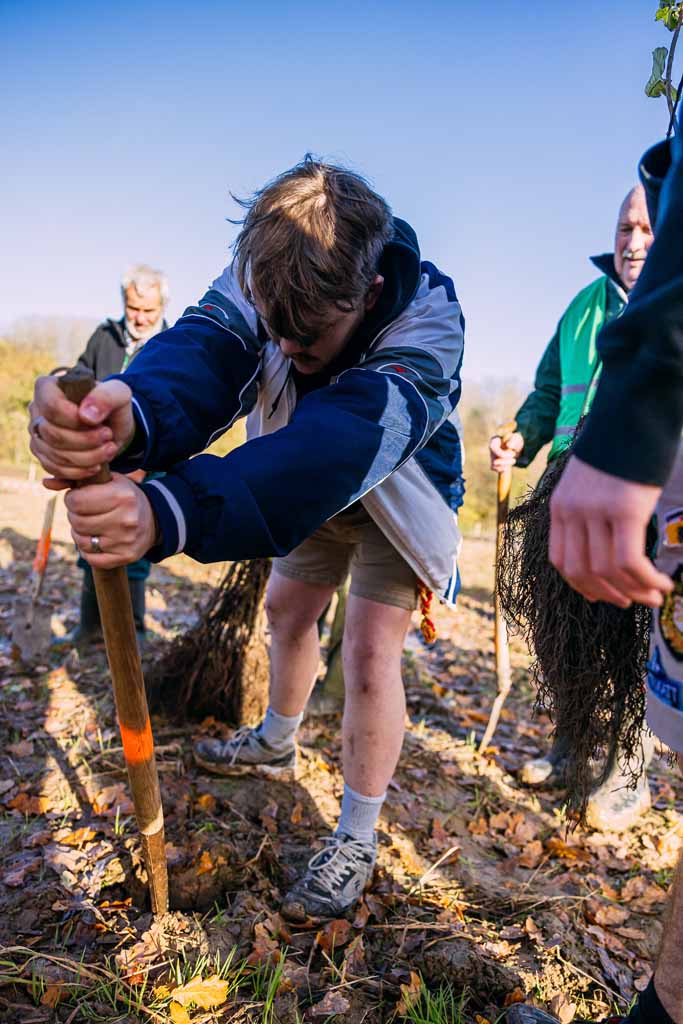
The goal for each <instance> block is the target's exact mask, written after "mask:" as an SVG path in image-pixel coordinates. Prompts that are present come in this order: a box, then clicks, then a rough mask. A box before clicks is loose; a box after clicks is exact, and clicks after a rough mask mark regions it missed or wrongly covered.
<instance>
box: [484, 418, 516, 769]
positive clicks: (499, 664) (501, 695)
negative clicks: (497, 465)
mask: <svg viewBox="0 0 683 1024" xmlns="http://www.w3.org/2000/svg"><path fill="white" fill-rule="evenodd" d="M516 428H517V424H516V423H515V422H514V421H512V422H510V423H506V424H505V426H504V427H500V429H499V433H500V436H501V438H502V440H503V444H505V443H506V441H508V440H509V438H510V435H511V434H513V433H514V432H515V430H516ZM511 484H512V470H511V469H504V470H503V472H502V473H499V474H498V500H497V503H496V562H495V569H496V576H497V574H498V558H499V556H500V549H501V546H502V543H503V530H504V529H505V524H506V522H507V517H508V508H509V505H510V487H511ZM493 602H494V613H495V627H494V628H495V632H494V644H495V650H496V699H495V700H494V702H493V705H492V707H491V714H490V715H489V720H488V723H487V725H486V729H485V730H484V735H483V736H482V738H481V743H480V744H479V753H482V752H483V751H484V750H486V748H487V747H488V745H489V743H490V742H491V739H492V737H493V734H494V732H495V731H496V726H497V725H498V719H499V718H500V713H501V711H502V710H503V704H504V703H505V701H506V700H507V696H508V694H509V692H510V687H511V686H512V671H511V668H510V646H509V644H508V631H507V625H506V623H505V616H504V615H503V610H502V608H501V606H500V600H499V597H498V586H497V583H494V585H493Z"/></svg>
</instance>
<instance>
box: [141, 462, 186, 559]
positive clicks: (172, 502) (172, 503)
mask: <svg viewBox="0 0 683 1024" xmlns="http://www.w3.org/2000/svg"><path fill="white" fill-rule="evenodd" d="M148 486H149V487H156V489H157V490H158V491H161V493H162V494H163V496H164V498H165V499H166V501H167V502H168V507H169V508H170V510H171V512H172V513H173V516H174V518H175V521H176V527H177V530H178V547H177V548H176V549H175V551H174V552H173V553H174V554H175V555H177V554H178V553H179V552H180V551H182V550H183V548H184V547H185V544H186V543H187V527H186V525H185V516H184V515H183V510H182V509H181V507H180V505H179V504H178V499H177V498H176V496H175V494H173V492H172V491H169V489H168V487H164V485H163V484H162V483H161V481H160V480H149V481H148Z"/></svg>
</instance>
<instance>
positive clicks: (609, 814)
mask: <svg viewBox="0 0 683 1024" xmlns="http://www.w3.org/2000/svg"><path fill="white" fill-rule="evenodd" d="M651 802H652V801H651V797H650V787H649V785H648V782H647V776H646V775H645V774H643V775H642V776H641V778H640V779H639V780H638V785H637V786H636V788H635V789H632V788H631V787H629V786H628V782H627V779H626V778H624V777H621V778H620V777H617V778H613V779H609V778H608V779H607V781H606V782H603V784H602V786H600V788H599V789H596V790H595V792H593V793H591V795H590V797H589V798H588V804H587V806H586V824H587V825H588V826H589V828H594V829H595V830H596V832H626V831H628V829H630V828H632V827H633V826H634V825H635V824H636V822H637V821H638V819H639V818H640V816H641V815H642V814H645V812H646V811H649V809H650V804H651Z"/></svg>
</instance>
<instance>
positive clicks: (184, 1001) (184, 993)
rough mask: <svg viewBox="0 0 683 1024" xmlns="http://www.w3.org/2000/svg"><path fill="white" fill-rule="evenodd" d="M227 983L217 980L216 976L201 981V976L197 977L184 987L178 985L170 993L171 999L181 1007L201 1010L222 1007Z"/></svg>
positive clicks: (226, 996)
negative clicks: (197, 1007)
mask: <svg viewBox="0 0 683 1024" xmlns="http://www.w3.org/2000/svg"><path fill="white" fill-rule="evenodd" d="M228 988H229V985H228V982H227V981H224V980H223V978H219V977H218V975H217V974H212V975H211V976H210V977H208V978H205V979H204V980H203V981H202V978H201V975H199V974H198V975H197V977H196V978H193V979H192V981H188V983H187V984H186V985H179V986H178V988H174V989H172V991H171V999H174V1000H175V1001H176V1002H177V1003H180V1005H181V1006H192V1005H194V1006H199V1007H201V1009H202V1010H211V1009H212V1008H213V1007H214V1006H222V1005H223V1003H224V1002H225V1001H226V999H227V998H228Z"/></svg>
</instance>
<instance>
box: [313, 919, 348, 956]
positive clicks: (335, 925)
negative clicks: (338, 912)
mask: <svg viewBox="0 0 683 1024" xmlns="http://www.w3.org/2000/svg"><path fill="white" fill-rule="evenodd" d="M351 929H352V925H351V922H350V921H347V920H345V918H343V917H340V918H338V919H336V920H334V921H328V923H327V924H326V925H325V927H324V928H322V929H321V930H320V931H319V932H318V933H317V935H316V941H317V943H318V945H319V946H320V948H321V949H322V950H324V952H325V953H330V952H332V950H334V949H340V947H341V946H345V945H346V943H347V942H348V941H349V939H350V938H351Z"/></svg>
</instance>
